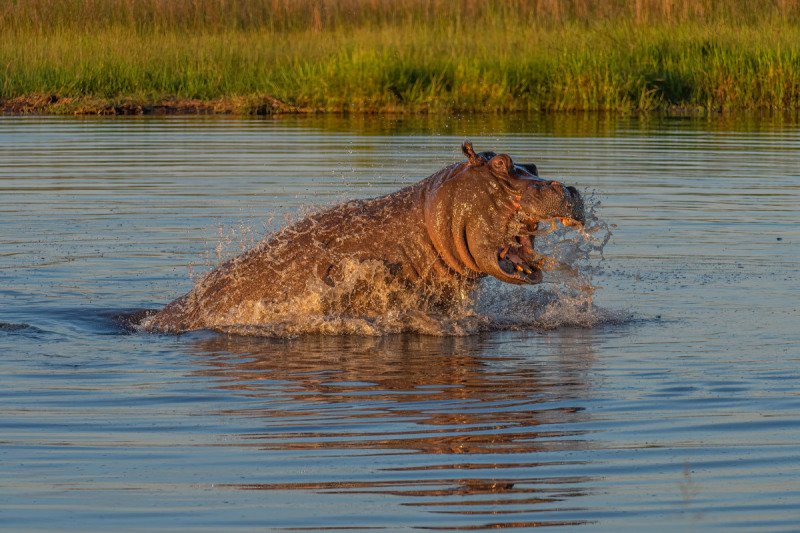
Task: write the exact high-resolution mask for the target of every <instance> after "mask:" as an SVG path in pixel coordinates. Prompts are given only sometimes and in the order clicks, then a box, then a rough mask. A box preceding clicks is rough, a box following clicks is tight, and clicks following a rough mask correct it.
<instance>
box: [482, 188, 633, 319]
mask: <svg viewBox="0 0 800 533" xmlns="http://www.w3.org/2000/svg"><path fill="white" fill-rule="evenodd" d="M585 202H586V222H585V224H584V225H583V227H581V228H579V229H575V228H567V227H563V226H558V225H556V224H555V222H553V223H552V225H550V226H547V225H545V226H544V229H543V230H542V231H541V232H540V233H539V234H538V236H537V237H536V249H537V252H538V253H539V254H540V255H541V256H542V257H543V261H542V270H544V272H545V277H544V281H543V283H541V284H539V285H536V286H532V287H530V286H525V287H519V286H514V285H507V284H504V283H501V282H499V281H497V280H495V279H492V278H487V279H485V280H483V282H482V283H481V286H480V287H479V289H478V291H476V294H475V309H476V312H477V314H478V315H480V316H483V317H486V319H487V321H488V323H489V325H490V327H491V328H492V329H543V330H551V329H557V328H561V327H582V328H594V327H598V326H600V325H603V324H612V323H622V322H625V321H627V320H629V319H630V318H631V316H630V313H628V312H626V311H617V310H611V309H606V308H603V307H600V306H597V305H595V303H594V297H595V293H596V291H597V289H598V287H597V286H596V285H595V284H594V282H593V278H594V276H596V275H598V274H600V273H602V272H603V267H602V263H603V261H604V257H603V249H604V248H605V246H606V245H607V244H608V242H609V240H610V239H611V236H612V229H613V228H614V227H615V226H613V225H611V224H608V223H607V222H605V221H604V220H603V219H601V218H600V216H599V215H598V210H599V208H600V205H601V201H600V199H599V198H598V197H597V194H596V193H592V194H591V195H589V196H588V197H587V198H586V200H585Z"/></svg>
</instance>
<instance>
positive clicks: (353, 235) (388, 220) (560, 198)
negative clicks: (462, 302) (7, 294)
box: [143, 141, 585, 333]
mask: <svg viewBox="0 0 800 533" xmlns="http://www.w3.org/2000/svg"><path fill="white" fill-rule="evenodd" d="M462 151H463V153H464V155H465V156H466V158H467V160H466V161H464V162H460V163H455V164H452V165H449V166H447V167H445V168H444V169H442V170H439V171H438V172H436V173H434V174H432V175H431V176H429V177H427V178H425V179H423V180H421V181H419V182H417V183H415V184H413V185H410V186H408V187H405V188H403V189H401V190H399V191H397V192H394V193H391V194H388V195H386V196H381V197H379V198H372V199H365V200H353V201H350V202H347V203H344V204H341V205H337V206H334V207H331V208H328V209H324V210H322V211H320V212H318V213H316V214H312V215H310V216H308V217H306V218H304V219H302V220H299V221H297V222H295V223H293V224H290V225H288V226H287V227H285V228H283V229H282V230H280V231H278V232H276V233H274V234H272V235H271V236H268V237H267V238H265V239H264V240H263V241H262V242H261V243H259V244H258V245H257V246H256V247H254V248H253V249H251V250H250V251H248V252H245V253H244V254H242V255H240V256H238V257H236V258H233V259H231V260H229V261H227V262H225V263H223V264H221V265H220V266H218V267H217V268H215V269H214V270H212V271H211V272H210V273H208V274H207V275H206V276H205V277H204V278H203V279H201V280H200V281H199V282H198V283H197V284H196V285H195V287H194V288H193V289H192V290H191V291H189V293H187V294H185V295H184V296H181V297H180V298H178V299H176V300H175V301H173V302H171V303H169V304H168V305H166V306H165V307H164V308H163V309H162V310H161V311H159V312H157V313H156V314H154V315H152V316H150V317H149V318H148V319H146V321H145V322H144V323H143V325H144V327H145V328H147V329H149V330H154V331H162V332H172V333H178V332H184V331H190V330H198V329H224V328H226V327H230V326H237V325H257V324H258V323H259V321H264V320H273V321H274V320H280V317H281V315H282V313H291V312H293V310H296V309H297V307H298V306H301V305H307V304H308V302H316V303H315V304H314V305H317V308H316V309H317V311H318V312H320V313H325V312H326V309H325V303H324V300H325V299H324V297H320V295H321V294H324V293H325V292H326V291H329V292H335V290H336V288H337V287H339V289H340V290H344V289H342V287H345V286H347V289H346V292H347V291H349V292H347V297H346V298H345V299H344V300H342V298H341V293H339V296H340V298H339V300H338V303H337V306H338V307H337V312H340V313H341V312H344V313H348V312H350V313H370V312H372V313H385V312H388V310H391V306H392V305H401V303H399V302H398V300H403V303H402V305H406V306H408V305H409V301H411V302H412V304H411V305H412V306H418V307H419V308H421V309H425V310H439V311H442V310H445V311H446V309H447V307H448V306H449V305H452V303H453V302H454V301H457V300H458V299H459V298H458V296H459V295H463V294H466V293H469V292H470V291H471V290H472V289H473V288H474V287H475V285H476V283H477V282H478V280H480V279H481V278H483V277H485V276H493V277H495V278H497V279H498V280H500V281H503V282H506V283H512V284H537V283H539V282H541V281H542V278H543V273H542V269H543V266H544V265H545V263H546V258H545V257H544V256H542V255H541V254H539V253H538V252H537V251H536V250H535V248H534V245H535V237H536V235H537V232H538V231H539V225H540V223H542V222H545V221H546V222H549V223H550V224H551V225H553V224H555V223H557V222H558V221H560V222H561V223H562V224H564V225H567V226H580V225H582V224H583V223H584V222H585V215H584V205H583V200H582V198H581V195H580V194H579V192H578V190H577V189H576V188H575V187H571V186H566V185H564V184H562V183H560V182H558V181H554V180H548V179H542V178H540V177H539V174H538V171H537V168H536V165H534V164H521V163H515V162H514V161H513V160H512V159H511V157H510V156H508V155H507V154H497V153H495V152H491V151H485V152H480V153H476V152H475V151H474V149H473V147H472V144H471V143H470V142H468V141H467V142H464V143H463V145H462ZM359 265H361V266H363V265H369V266H370V267H371V268H372V270H371V274H370V275H368V276H363V275H362V276H361V277H360V278H359V281H358V282H357V283H353V282H352V279H350V278H348V275H349V274H352V272H353V270H354V269H357V268H358V266H359ZM377 283H380V284H382V285H383V286H389V285H391V286H392V287H395V288H397V287H400V288H402V291H401V292H402V297H400V296H398V294H400V293H398V291H396V290H395V291H394V292H392V291H389V292H385V293H381V294H378V293H377V292H376V293H374V294H370V292H369V285H370V284H377ZM348 284H349V285H348ZM387 284H388V285H387ZM364 294H366V295H367V296H363V295H364ZM387 294H388V296H387ZM359 295H361V297H359ZM409 298H411V300H409ZM343 301H344V302H345V303H344V304H343V303H342V302H343ZM343 306H344V307H343ZM348 306H349V307H352V308H351V309H347V307H348Z"/></svg>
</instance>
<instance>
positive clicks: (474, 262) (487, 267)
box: [425, 142, 585, 284]
mask: <svg viewBox="0 0 800 533" xmlns="http://www.w3.org/2000/svg"><path fill="white" fill-rule="evenodd" d="M462 150H463V152H464V155H466V156H467V158H468V161H467V162H466V163H463V164H459V165H456V166H453V167H450V168H449V169H447V171H445V172H443V173H440V174H437V175H434V176H433V177H432V178H434V179H433V181H432V182H431V184H430V188H429V190H428V194H427V196H426V201H425V202H426V204H425V222H426V225H427V227H428V233H429V235H430V236H431V239H432V240H433V242H434V246H435V247H436V248H437V250H438V251H439V253H440V254H441V255H442V257H443V259H444V260H445V262H446V263H447V264H448V265H449V266H450V267H451V268H453V269H455V270H456V271H458V272H461V273H464V274H474V275H485V274H489V275H491V276H494V277H495V278H497V279H499V280H501V281H504V282H506V283H516V284H524V283H539V282H540V281H541V280H542V268H541V267H542V264H543V259H544V256H542V255H541V254H539V253H538V252H536V251H535V249H534V238H535V236H536V234H537V233H538V232H541V228H540V225H541V224H540V223H542V222H547V223H549V224H556V223H557V222H561V223H562V224H564V225H567V226H580V225H582V224H583V223H584V221H585V218H584V207H583V200H582V199H581V195H580V194H579V193H578V190H577V189H575V188H574V187H567V186H565V185H563V184H561V183H560V182H558V181H552V180H544V179H540V178H539V176H538V172H537V170H536V166H535V165H532V164H518V163H514V162H513V161H512V160H511V158H510V157H509V156H508V155H506V154H495V153H494V152H481V153H477V154H476V153H475V151H474V150H473V148H472V144H471V143H469V142H465V143H464V144H463V146H462Z"/></svg>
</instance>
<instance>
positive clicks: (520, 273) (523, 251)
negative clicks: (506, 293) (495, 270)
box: [497, 222, 544, 283]
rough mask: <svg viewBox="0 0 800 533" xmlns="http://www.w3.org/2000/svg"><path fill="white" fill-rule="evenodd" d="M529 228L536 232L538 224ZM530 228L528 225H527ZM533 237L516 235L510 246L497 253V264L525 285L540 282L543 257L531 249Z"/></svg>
mask: <svg viewBox="0 0 800 533" xmlns="http://www.w3.org/2000/svg"><path fill="white" fill-rule="evenodd" d="M534 224H535V226H534V227H533V228H531V230H532V231H536V229H537V227H538V222H536V223H534ZM528 227H529V228H530V225H528ZM535 238H536V237H535V236H534V235H516V236H514V237H513V238H512V241H511V243H510V244H507V245H506V246H504V247H502V248H500V250H499V251H498V252H497V264H498V265H500V269H501V270H502V271H503V272H505V273H506V274H508V275H510V276H517V277H519V278H521V279H522V280H523V281H525V282H527V283H539V282H541V281H542V265H543V262H544V257H543V256H542V255H541V254H539V253H538V252H536V250H534V248H533V243H534V239H535Z"/></svg>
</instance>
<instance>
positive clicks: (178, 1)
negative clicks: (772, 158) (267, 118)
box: [0, 0, 800, 112]
mask: <svg viewBox="0 0 800 533" xmlns="http://www.w3.org/2000/svg"><path fill="white" fill-rule="evenodd" d="M30 2H31V3H29V4H25V3H22V2H20V3H19V4H15V5H16V8H15V9H16V11H13V12H12V11H11V10H9V11H7V12H6V13H5V14H4V15H3V16H0V31H2V33H3V38H2V39H0V75H1V76H2V78H1V79H0V99H11V98H15V97H19V96H22V95H33V94H46V95H50V94H54V95H58V97H60V98H62V99H63V98H67V99H74V103H73V105H71V106H69V105H68V106H63V107H61V108H58V107H56V108H54V110H56V111H58V110H59V109H60V110H61V111H62V112H71V111H74V110H75V109H76V106H77V107H79V106H80V105H87V104H86V102H90V103H91V102H95V103H97V102H108V101H111V102H114V101H123V100H127V101H136V102H142V103H147V102H154V101H159V100H163V99H199V100H209V101H215V100H222V101H224V100H229V101H232V102H235V105H233V106H232V109H233V111H235V112H253V111H254V110H256V109H257V108H258V106H259V105H261V102H263V101H264V99H265V98H268V97H269V98H277V99H278V100H280V101H281V102H284V103H285V104H287V106H289V107H292V108H299V109H304V110H325V111H351V112H380V111H408V112H456V111H464V112H472V111H491V112H499V111H520V110H616V111H647V110H655V109H666V108H682V109H706V110H729V109H763V108H768V109H797V108H800V27H799V26H798V25H797V24H796V23H795V22H794V18H793V17H794V14H796V11H797V6H796V4H795V3H794V2H790V1H789V0H787V1H786V2H785V3H786V6H788V7H786V8H785V9H783V8H775V9H772V11H770V10H769V9H767V7H766V4H769V6H773V7H774V6H777V5H778V4H779V3H780V2H778V3H773V2H762V3H764V4H765V6H762V7H763V9H762V11H761V16H760V17H759V18H757V19H753V20H743V19H742V18H741V17H739V15H741V14H742V13H740V12H738V11H736V10H735V9H734V8H735V7H736V6H737V5H740V6H743V7H741V9H742V10H744V9H748V10H750V9H753V8H752V5H751V4H750V7H748V5H746V4H744V3H742V4H738V3H736V2H731V3H728V10H727V11H724V12H721V14H720V13H717V14H710V15H707V16H706V17H705V18H700V19H698V18H697V17H695V19H697V20H692V17H690V16H688V15H687V16H679V15H678V14H675V13H680V9H684V10H686V9H689V8H688V7H687V6H689V5H699V6H701V7H702V6H703V5H705V6H706V8H707V9H711V8H710V7H709V6H713V5H716V4H713V3H710V4H703V3H702V2H701V3H697V4H688V3H684V2H680V1H673V2H669V3H668V2H666V1H655V0H654V1H651V2H632V3H620V2H614V1H612V0H607V1H606V2H602V1H601V2H595V3H586V2H580V1H578V0H574V1H573V2H563V3H560V4H553V5H561V6H567V7H568V8H569V9H570V10H572V11H571V12H566V7H564V8H562V11H564V12H562V13H560V14H559V15H558V16H557V17H556V16H555V15H552V13H551V14H550V15H549V16H548V15H547V14H546V13H544V12H543V11H542V12H538V14H537V12H532V11H528V12H525V17H527V19H524V20H519V19H513V18H510V13H514V9H515V8H518V7H519V5H518V4H520V3H519V2H513V1H510V0H509V1H504V2H497V3H496V4H494V5H495V6H496V7H495V8H493V10H492V9H488V10H487V9H483V8H480V6H481V5H482V4H481V3H477V2H470V1H464V2H461V3H458V2H455V3H453V2H424V1H422V0H418V1H415V2H411V3H410V4H409V5H410V6H411V7H409V8H407V10H406V11H398V10H397V9H398V8H397V7H396V6H397V5H398V3H394V2H382V1H380V0H373V1H368V0H364V1H358V0H346V1H345V2H342V3H341V4H335V3H325V2H323V3H322V4H320V5H323V7H324V6H328V7H327V11H324V10H323V11H322V12H320V13H317V15H316V18H315V15H314V10H313V9H310V8H309V6H310V5H312V4H311V3H308V2H296V3H292V2H272V3H271V4H274V5H275V6H279V7H281V6H282V7H281V9H283V10H284V11H281V10H280V9H276V10H275V11H273V12H270V11H269V10H268V9H265V10H261V11H259V10H257V9H255V8H256V7H264V6H266V7H269V6H268V4H270V2H261V3H259V2H249V3H248V2H236V1H233V0H211V1H209V2H206V3H203V2H200V3H197V2H188V0H175V1H174V2H160V3H159V2H155V0H109V1H107V2H101V1H99V0H95V1H94V2H92V1H91V0H65V1H64V2H60V3H58V2H55V0H30ZM637 3H641V5H642V6H645V7H643V8H640V10H639V12H638V15H637V12H636V11H635V9H633V8H630V9H629V8H624V7H621V6H625V5H634V7H635V4H637ZM114 4H116V7H118V8H120V9H119V10H118V11H114V10H113V9H112V8H113V7H114ZM271 4H270V5H271ZM303 4H305V5H306V8H307V9H306V10H305V11H294V10H295V9H298V8H297V6H298V5H300V7H301V8H302V5H303ZM545 4H547V2H543V3H542V5H545ZM56 5H57V6H56ZM65 5H67V7H69V5H71V6H72V8H73V9H72V10H70V9H67V8H65V7H64V6H65ZM197 5H202V6H206V7H205V9H206V11H205V12H203V13H202V16H200V15H198V14H197V13H196V12H194V11H192V10H191V9H190V7H192V6H194V7H192V9H196V6H197ZM314 5H316V4H314ZM603 5H605V12H604V13H605V15H603V16H600V15H594V20H590V19H591V18H592V14H591V13H590V12H589V11H586V13H584V15H580V16H579V14H576V13H577V11H576V10H578V11H580V9H579V8H580V6H584V8H585V10H589V8H590V7H591V9H594V10H595V11H597V9H599V8H598V7H597V6H600V7H602V6H603ZM666 5H671V6H672V7H671V8H670V9H672V11H670V13H673V15H670V16H669V17H667V16H666V15H664V13H663V8H664V6H666ZM48 6H49V7H50V8H52V9H53V11H52V12H51V13H50V16H45V15H43V14H42V12H43V11H44V10H45V8H47V7H48ZM87 6H88V7H87ZM92 6H94V9H96V12H94V15H93V16H91V17H90V16H89V14H88V13H90V12H91V8H92ZM109 6H111V7H109ZM159 6H161V7H159ZM165 6H166V7H165ZM170 6H171V7H170ZM248 6H250V7H251V8H252V9H250V11H247V10H246V9H245V8H247V7H248ZM331 6H338V7H331ZM347 6H350V8H351V10H352V13H353V15H352V16H351V17H348V16H347V15H348V12H347V11H346V9H345V8H347ZM393 6H395V7H393ZM442 6H445V7H442ZM587 6H589V7H587ZM647 6H649V8H648V7H647ZM731 6H733V7H731ZM56 7H58V9H56ZM34 8H36V9H34ZM122 8H124V9H122ZM146 8H147V9H149V11H147V9H146ZM212 8H214V9H217V11H214V10H213V9H212ZM645 8H646V9H645ZM656 8H659V9H661V11H658V10H657V9H656ZM37 9H39V11H37ZM137 9H138V10H139V11H137ZM158 9H161V10H162V11H158ZM167 9H171V10H172V11H166V10H167ZM181 9H183V11H182V10H181ZM226 9H228V10H234V11H232V12H231V13H233V15H230V16H227V15H226V14H225V13H226V11H225V10H226ZM337 9H338V10H337ZM425 9H428V10H429V11H430V10H436V9H444V10H445V11H446V12H448V13H450V18H449V19H447V18H446V17H445V18H444V19H442V18H441V17H434V18H426V16H425V13H426V11H425ZM647 9H649V10H650V11H647ZM81 10H83V11H81ZM87 10H88V11H87ZM447 10H449V11H447ZM614 10H616V11H614ZM597 12H598V13H599V11H597ZM81 13H83V15H81ZM193 13H194V14H193ZM242 13H249V15H248V17H249V18H247V17H244V15H242ZM280 13H284V15H280ZM543 13H544V14H543ZM581 13H583V12H581ZM643 13H644V14H643ZM658 13H661V15H660V16H657V15H658ZM687 13H688V12H687ZM470 14H471V15H470ZM234 15H235V16H234ZM466 16H473V17H478V18H477V19H474V20H464V18H465V17H466ZM537 16H539V18H541V19H542V20H541V21H539V22H540V23H535V22H533V21H535V20H536V17H537ZM26 17H27V18H26ZM237 17H238V18H237ZM293 17H294V18H293ZM325 17H328V18H325ZM369 17H372V19H374V23H370V20H371V19H370V18H369ZM737 17H738V18H737ZM295 18H296V19H298V20H295ZM237 21H238V22H237ZM229 108H230V107H229Z"/></svg>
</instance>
